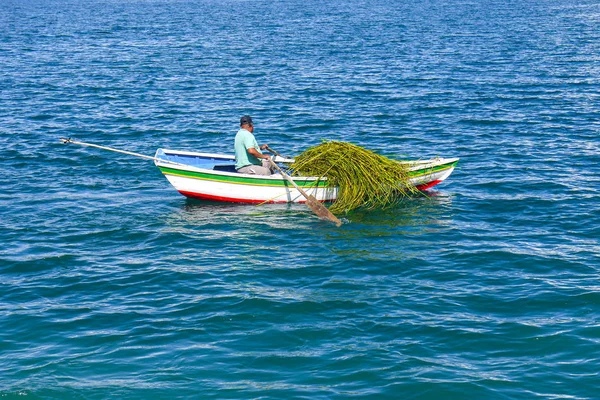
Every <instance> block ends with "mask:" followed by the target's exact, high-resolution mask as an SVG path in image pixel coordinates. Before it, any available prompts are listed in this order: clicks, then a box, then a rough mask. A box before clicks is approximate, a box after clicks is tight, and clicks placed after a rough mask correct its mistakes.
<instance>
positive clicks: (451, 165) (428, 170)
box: [408, 160, 458, 178]
mask: <svg viewBox="0 0 600 400" xmlns="http://www.w3.org/2000/svg"><path fill="white" fill-rule="evenodd" d="M456 164H458V160H457V161H454V162H451V163H448V164H442V165H437V166H435V167H431V168H424V169H419V170H416V171H410V172H409V173H408V176H409V177H411V178H418V177H420V176H424V175H429V174H433V173H435V172H440V171H445V170H447V169H450V168H454V167H456Z"/></svg>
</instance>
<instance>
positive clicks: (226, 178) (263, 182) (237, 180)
mask: <svg viewBox="0 0 600 400" xmlns="http://www.w3.org/2000/svg"><path fill="white" fill-rule="evenodd" d="M457 163H458V161H454V162H452V163H448V164H442V165H437V166H435V167H430V168H423V169H420V170H416V171H409V173H408V175H409V177H410V178H418V177H421V176H426V175H429V174H432V173H436V172H440V171H444V170H447V169H449V168H453V167H455V166H456V164H457ZM158 168H159V169H160V171H161V172H162V173H163V174H165V175H172V176H181V177H184V178H191V179H199V180H204V181H213V182H223V183H230V184H236V185H252V186H271V187H288V186H289V183H288V182H287V181H286V180H285V179H283V178H282V179H265V178H259V177H251V178H248V177H246V176H243V175H240V176H232V175H218V174H213V173H207V172H197V171H185V170H180V169H175V168H168V167H162V166H159V167H158ZM294 181H295V182H296V184H297V185H298V186H300V187H302V188H314V187H315V185H316V184H318V187H321V188H324V187H327V181H317V180H309V181H303V180H294Z"/></svg>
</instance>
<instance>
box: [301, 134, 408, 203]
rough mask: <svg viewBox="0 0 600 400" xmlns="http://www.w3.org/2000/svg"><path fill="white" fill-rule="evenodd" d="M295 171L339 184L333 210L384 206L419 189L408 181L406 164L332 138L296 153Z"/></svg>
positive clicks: (330, 183)
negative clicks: (298, 153)
mask: <svg viewBox="0 0 600 400" xmlns="http://www.w3.org/2000/svg"><path fill="white" fill-rule="evenodd" d="M291 169H292V170H293V171H294V173H295V174H297V175H298V174H299V175H304V176H318V177H320V178H325V177H326V178H327V181H328V182H329V185H332V186H337V187H338V195H337V200H336V201H335V203H334V204H333V205H332V206H331V207H330V211H331V212H333V213H343V212H346V213H347V212H349V211H352V210H354V209H356V208H360V207H363V208H367V209H374V208H385V207H389V206H390V205H392V204H394V203H396V202H397V201H398V200H399V199H401V198H404V197H407V196H410V195H413V194H416V193H420V192H419V190H418V189H416V188H415V187H414V186H413V185H411V184H410V182H409V174H408V167H407V166H406V165H405V164H402V163H399V162H397V161H394V160H391V159H389V158H387V157H384V156H381V155H379V154H376V153H374V152H372V151H370V150H367V149H365V148H363V147H360V146H357V145H354V144H352V143H347V142H339V141H330V142H324V143H321V144H320V145H317V146H314V147H311V148H308V149H307V150H305V151H304V152H303V153H302V154H300V155H299V156H297V157H295V162H294V164H292V165H291Z"/></svg>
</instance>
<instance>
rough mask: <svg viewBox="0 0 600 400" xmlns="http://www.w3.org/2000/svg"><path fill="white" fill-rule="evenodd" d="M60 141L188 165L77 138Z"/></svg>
mask: <svg viewBox="0 0 600 400" xmlns="http://www.w3.org/2000/svg"><path fill="white" fill-rule="evenodd" d="M59 140H60V141H61V142H62V143H64V144H69V143H72V144H79V145H82V146H87V147H95V148H97V149H102V150H108V151H114V152H115V153H121V154H127V155H129V156H134V157H139V158H144V159H146V160H152V161H160V162H164V163H169V164H173V165H179V166H183V167H188V165H186V164H181V163H178V162H175V161H170V160H164V159H162V158H156V157H152V156H147V155H144V154H140V153H134V152H132V151H125V150H119V149H114V148H112V147H107V146H100V145H98V144H93V143H85V142H79V141H77V140H72V139H71V138H60V139H59Z"/></svg>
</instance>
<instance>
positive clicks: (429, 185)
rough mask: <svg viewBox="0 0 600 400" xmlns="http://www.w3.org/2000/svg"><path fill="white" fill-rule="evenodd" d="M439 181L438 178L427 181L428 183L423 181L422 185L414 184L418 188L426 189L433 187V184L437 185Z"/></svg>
mask: <svg viewBox="0 0 600 400" xmlns="http://www.w3.org/2000/svg"><path fill="white" fill-rule="evenodd" d="M440 182H441V181H440V180H437V181H432V182H429V183H425V184H423V185H418V186H416V188H417V189H419V190H427V189H429V188H432V187H434V186H435V185H437V184H438V183H440Z"/></svg>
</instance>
